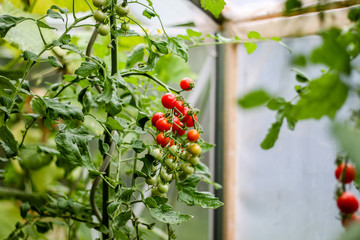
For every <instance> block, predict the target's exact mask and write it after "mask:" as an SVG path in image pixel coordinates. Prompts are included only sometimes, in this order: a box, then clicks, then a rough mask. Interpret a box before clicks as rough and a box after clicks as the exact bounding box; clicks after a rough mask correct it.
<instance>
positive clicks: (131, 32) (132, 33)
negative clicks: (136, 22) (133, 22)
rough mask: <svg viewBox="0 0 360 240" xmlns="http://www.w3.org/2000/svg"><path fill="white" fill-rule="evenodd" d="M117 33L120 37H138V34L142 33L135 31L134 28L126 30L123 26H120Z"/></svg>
mask: <svg viewBox="0 0 360 240" xmlns="http://www.w3.org/2000/svg"><path fill="white" fill-rule="evenodd" d="M117 34H118V36H119V37H138V36H140V34H138V33H137V32H135V31H134V30H128V31H124V30H122V29H121V28H119V29H118V30H117Z"/></svg>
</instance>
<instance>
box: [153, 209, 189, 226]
mask: <svg viewBox="0 0 360 240" xmlns="http://www.w3.org/2000/svg"><path fill="white" fill-rule="evenodd" d="M150 215H151V217H153V218H154V219H156V220H158V221H160V222H163V223H168V224H180V223H183V222H186V221H189V220H190V219H191V218H193V216H191V215H187V214H181V213H179V212H174V211H168V212H166V211H163V210H162V209H159V208H150Z"/></svg>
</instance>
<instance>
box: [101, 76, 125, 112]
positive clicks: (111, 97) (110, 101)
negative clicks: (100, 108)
mask: <svg viewBox="0 0 360 240" xmlns="http://www.w3.org/2000/svg"><path fill="white" fill-rule="evenodd" d="M114 79H115V78H109V77H108V78H106V79H105V83H104V90H103V92H102V93H101V94H100V95H99V96H98V97H97V99H96V101H97V102H98V103H101V104H104V105H105V110H106V111H107V112H108V113H109V114H111V115H112V116H114V115H116V114H118V113H119V112H120V111H121V110H122V100H121V98H120V97H119V94H118V91H117V87H116V85H117V84H116V82H114Z"/></svg>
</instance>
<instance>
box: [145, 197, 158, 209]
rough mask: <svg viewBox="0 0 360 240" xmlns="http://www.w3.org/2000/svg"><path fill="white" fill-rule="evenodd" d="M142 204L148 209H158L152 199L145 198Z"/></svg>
mask: <svg viewBox="0 0 360 240" xmlns="http://www.w3.org/2000/svg"><path fill="white" fill-rule="evenodd" d="M144 203H145V204H146V206H148V207H149V208H158V207H159V206H158V204H157V202H156V201H155V199H154V198H152V197H147V198H145V201H144Z"/></svg>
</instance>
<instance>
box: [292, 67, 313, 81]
mask: <svg viewBox="0 0 360 240" xmlns="http://www.w3.org/2000/svg"><path fill="white" fill-rule="evenodd" d="M292 70H293V71H294V72H296V81H298V82H300V83H306V82H308V81H310V79H309V78H308V77H307V76H305V74H304V73H302V72H301V71H300V70H297V69H295V68H293V69H292Z"/></svg>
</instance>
